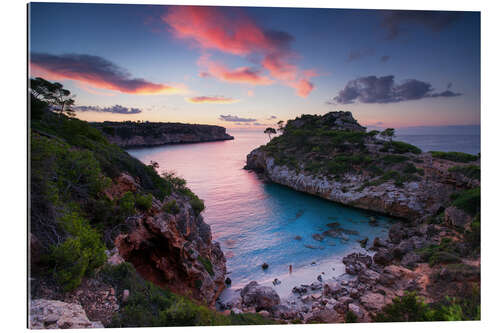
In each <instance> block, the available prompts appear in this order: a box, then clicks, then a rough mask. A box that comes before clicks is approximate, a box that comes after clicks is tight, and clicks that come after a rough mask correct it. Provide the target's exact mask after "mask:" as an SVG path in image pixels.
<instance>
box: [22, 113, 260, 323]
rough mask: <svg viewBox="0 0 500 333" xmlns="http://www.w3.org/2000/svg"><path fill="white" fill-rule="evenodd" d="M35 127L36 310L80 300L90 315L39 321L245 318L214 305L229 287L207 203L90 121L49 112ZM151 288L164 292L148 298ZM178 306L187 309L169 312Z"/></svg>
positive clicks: (33, 260) (33, 242)
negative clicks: (205, 214) (111, 140)
mask: <svg viewBox="0 0 500 333" xmlns="http://www.w3.org/2000/svg"><path fill="white" fill-rule="evenodd" d="M31 125H32V130H31V142H30V143H31V145H30V153H31V156H30V157H31V160H30V167H31V179H30V185H31V191H30V201H31V205H30V208H31V210H30V217H31V220H30V234H29V246H30V277H29V278H30V295H31V300H32V301H33V302H34V303H33V302H32V304H33V305H34V307H33V309H31V313H32V314H33V315H35V314H37V313H38V314H44V313H45V312H47V311H49V308H50V307H51V306H56V307H57V308H60V309H61V310H60V311H59V310H57V311H59V312H60V316H59V317H60V318H63V319H64V317H65V316H66V315H65V313H66V312H67V311H66V310H65V309H66V308H67V309H70V308H74V307H75V306H76V307H78V306H80V305H81V306H82V308H83V309H84V311H85V312H86V315H85V313H83V314H82V315H81V316H80V315H78V316H79V317H78V318H80V317H81V318H80V319H81V320H80V319H78V318H76V319H75V320H74V321H73V322H72V323H70V321H67V322H68V323H66V321H65V322H64V323H62V322H61V324H59V321H57V322H56V323H52V322H51V323H48V321H47V320H48V319H47V320H46V319H44V318H45V317H44V316H45V315H43V316H42V317H40V316H39V315H37V316H38V317H37V318H38V319H36V318H35V317H32V318H33V321H32V323H31V325H32V326H33V327H40V326H44V327H56V326H57V327H61V325H62V326H64V327H66V326H68V325H69V326H68V327H83V326H89V325H90V324H92V323H91V321H99V322H101V323H102V324H104V325H105V326H119V327H122V326H151V325H153V326H154V325H160V326H166V325H177V324H178V325H183V323H184V324H189V325H206V324H210V323H212V324H229V323H235V322H237V321H238V320H240V319H241V318H239V317H234V318H233V317H231V318H227V319H226V318H223V317H220V315H217V314H215V312H214V311H213V310H211V309H208V308H206V307H207V306H208V307H212V308H213V305H214V302H215V300H216V299H217V297H218V295H219V294H220V292H221V291H222V289H223V288H224V278H225V274H226V260H225V257H224V254H223V253H222V251H221V249H220V247H219V244H218V243H216V242H214V241H213V240H212V235H211V230H210V226H209V225H208V224H206V223H205V222H204V221H203V217H202V215H201V214H200V213H201V211H202V210H203V209H204V204H203V201H202V200H201V199H200V198H198V197H197V196H196V195H195V194H194V193H193V192H191V191H190V190H189V188H187V187H186V182H185V181H184V180H183V179H181V178H178V177H176V176H175V175H174V174H172V173H169V174H165V175H163V176H160V175H158V173H157V172H156V170H155V166H146V165H144V164H142V163H141V162H140V161H138V160H137V159H135V158H133V157H131V156H130V155H129V154H127V153H126V152H125V151H123V150H122V149H120V148H118V147H117V146H115V145H111V144H109V142H108V141H107V140H106V139H105V137H104V136H103V135H102V134H101V133H100V132H99V131H98V130H97V129H95V128H93V127H92V126H90V125H89V124H88V123H86V122H84V121H80V120H77V119H71V118H66V117H65V116H56V115H55V114H53V113H50V112H48V113H44V114H42V116H41V117H40V118H37V119H33V121H32V124H31ZM123 261H125V262H128V263H123ZM111 264H112V265H113V266H112V267H108V266H109V265H111ZM125 264H126V265H129V266H126V267H122V266H123V265H125ZM130 264H132V265H130ZM123 281H131V282H129V283H128V285H126V286H123V284H124V282H123ZM146 281H149V282H146ZM151 282H152V283H153V284H150V283H151ZM119 286H122V287H120V288H121V289H120V294H118V291H117V289H116V288H118V287H119ZM125 290H127V291H125ZM125 293H127V297H125ZM151 293H157V294H158V296H157V297H156V298H149V296H147V295H149V294H151ZM129 294H130V297H128V295H129ZM179 295H183V296H182V297H181V296H179ZM184 296H185V297H187V298H186V299H184V298H183V297H184ZM126 299H128V301H126ZM37 300H40V301H37ZM192 300H193V301H195V303H193V302H192ZM55 301H63V302H68V304H60V303H57V302H55ZM75 304H76V305H75ZM35 305H36V306H35ZM45 305H46V306H45ZM204 306H205V307H204ZM179 307H180V308H179ZM173 308H175V309H178V312H174V313H170V312H169V311H171V310H169V309H173ZM162 311H164V312H165V314H164V315H163V316H161V315H160V314H161V312H162ZM176 311H177V310H176ZM59 312H58V313H59ZM154 313H156V317H155V314H154ZM146 314H147V315H146ZM202 314H203V315H202ZM54 316H56V314H54V315H53V316H52V317H54ZM85 316H88V319H89V320H87V321H86V319H85V318H86V317H85ZM145 316H146V317H145ZM113 318H121V319H120V320H118V321H116V320H114V319H113ZM144 318H146V319H144ZM186 318H187V319H186ZM243 319H245V320H246V319H248V318H246V317H245V318H243ZM61 320H62V319H61ZM49 321H50V320H49ZM258 321H259V318H257V319H256V320H253V319H250V320H249V323H254V322H258ZM82 325H83V326H82ZM92 325H93V324H92Z"/></svg>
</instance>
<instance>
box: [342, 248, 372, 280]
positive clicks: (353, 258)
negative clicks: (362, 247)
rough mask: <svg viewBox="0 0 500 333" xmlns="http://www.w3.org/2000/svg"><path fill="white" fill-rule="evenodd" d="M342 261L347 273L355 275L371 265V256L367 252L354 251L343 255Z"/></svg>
mask: <svg viewBox="0 0 500 333" xmlns="http://www.w3.org/2000/svg"><path fill="white" fill-rule="evenodd" d="M342 262H343V263H344V265H345V271H346V272H347V273H348V274H351V275H356V274H358V273H359V272H361V271H362V270H364V269H365V268H367V267H370V266H371V265H372V258H371V257H370V256H369V255H367V254H362V253H358V252H354V253H351V254H349V255H347V256H346V257H344V258H343V259H342Z"/></svg>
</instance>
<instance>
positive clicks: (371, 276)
mask: <svg viewBox="0 0 500 333" xmlns="http://www.w3.org/2000/svg"><path fill="white" fill-rule="evenodd" d="M358 280H359V281H360V282H362V283H364V284H367V285H375V284H377V283H378V282H379V281H380V274H379V273H377V272H375V271H374V270H371V269H365V270H363V271H362V272H361V273H360V274H359V276H358Z"/></svg>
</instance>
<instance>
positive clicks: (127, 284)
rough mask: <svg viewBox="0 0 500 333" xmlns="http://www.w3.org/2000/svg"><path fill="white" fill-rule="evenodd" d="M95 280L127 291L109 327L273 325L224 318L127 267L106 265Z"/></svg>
mask: <svg viewBox="0 0 500 333" xmlns="http://www.w3.org/2000/svg"><path fill="white" fill-rule="evenodd" d="M98 278H99V279H100V280H102V281H104V282H105V283H107V284H110V285H112V286H113V287H114V288H115V290H116V293H117V294H118V295H121V294H122V293H123V290H125V289H128V290H129V291H130V297H129V299H128V301H127V302H126V303H122V304H120V309H119V310H118V313H117V314H116V315H115V317H114V318H113V321H112V323H111V325H110V326H111V327H154V326H156V327H165V326H207V325H255V324H257V325H263V324H273V323H276V322H274V321H272V320H269V319H266V318H264V317H262V316H260V315H258V314H255V313H254V314H238V315H236V314H234V313H233V314H231V315H229V316H224V315H222V314H219V313H217V312H215V311H214V310H212V309H209V308H208V307H206V306H203V305H198V304H196V303H195V302H193V301H191V300H189V299H187V298H185V297H183V296H179V295H176V294H173V293H171V292H169V291H168V290H166V289H162V288H160V287H158V286H155V285H154V284H152V283H150V282H148V281H145V280H144V279H143V278H142V277H141V276H140V275H139V274H138V273H137V271H136V270H135V268H134V267H133V266H132V265H131V264H130V263H122V264H120V265H116V266H110V265H105V266H104V267H103V269H101V270H100V272H99V273H98Z"/></svg>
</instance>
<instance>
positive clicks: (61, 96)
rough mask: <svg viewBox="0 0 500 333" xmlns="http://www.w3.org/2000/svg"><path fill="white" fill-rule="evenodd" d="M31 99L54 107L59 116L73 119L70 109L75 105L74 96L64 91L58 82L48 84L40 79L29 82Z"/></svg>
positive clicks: (73, 113)
mask: <svg viewBox="0 0 500 333" xmlns="http://www.w3.org/2000/svg"><path fill="white" fill-rule="evenodd" d="M30 92H31V97H32V98H35V99H36V100H38V101H41V102H44V103H47V104H48V105H51V106H53V107H55V110H56V112H57V113H59V115H63V114H66V115H67V116H69V117H73V116H74V115H75V112H74V111H73V110H72V109H71V107H72V106H73V105H74V104H75V100H74V99H73V98H74V95H71V92H70V91H69V90H68V89H64V88H63V85H62V84H61V83H59V82H54V83H52V82H49V81H47V80H45V79H43V78H41V77H37V78H35V79H31V80H30Z"/></svg>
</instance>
